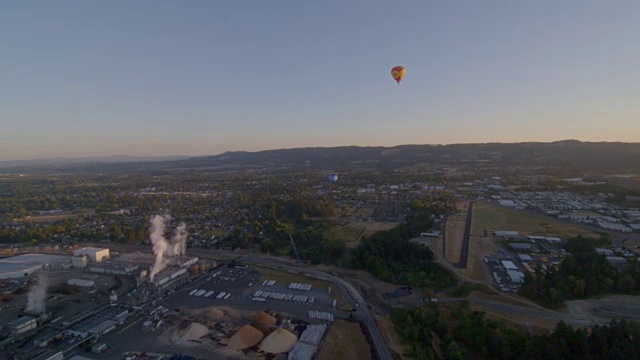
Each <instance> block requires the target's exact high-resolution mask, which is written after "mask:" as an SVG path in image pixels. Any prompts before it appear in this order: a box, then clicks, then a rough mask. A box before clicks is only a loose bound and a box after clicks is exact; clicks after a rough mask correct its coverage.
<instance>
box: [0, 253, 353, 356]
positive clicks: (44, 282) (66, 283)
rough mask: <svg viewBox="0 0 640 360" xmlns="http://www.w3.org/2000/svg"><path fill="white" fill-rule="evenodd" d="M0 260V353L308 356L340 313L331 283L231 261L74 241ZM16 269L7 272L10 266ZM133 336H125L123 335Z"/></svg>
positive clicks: (14, 354) (42, 354)
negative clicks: (60, 251)
mask: <svg viewBox="0 0 640 360" xmlns="http://www.w3.org/2000/svg"><path fill="white" fill-rule="evenodd" d="M74 255H75V256H63V255H55V256H54V255H41V254H25V255H20V256H14V257H9V258H5V259H2V261H0V272H1V273H3V274H9V275H8V276H5V277H6V278H5V279H4V280H3V282H2V286H0V288H1V289H2V290H3V291H4V294H3V298H2V311H1V312H0V324H2V325H3V327H2V330H1V335H0V341H1V342H2V350H1V351H2V353H1V354H2V356H3V357H6V358H13V359H39V360H40V359H42V360H44V359H46V360H50V359H51V360H53V359H67V358H72V357H73V356H83V357H84V358H89V359H122V358H124V357H123V356H125V355H124V354H127V355H126V356H132V354H136V353H138V354H142V353H145V352H148V353H149V354H151V353H153V354H164V355H166V356H169V355H171V354H175V353H181V354H189V355H190V356H194V357H196V358H202V359H217V358H220V359H229V358H258V357H260V356H263V355H260V354H264V353H271V354H278V353H280V354H286V353H288V354H289V355H288V358H289V359H312V358H314V357H315V356H317V353H318V350H319V349H320V348H321V345H322V343H323V341H324V340H323V339H324V337H325V333H327V330H328V329H329V328H330V327H331V324H332V323H333V322H334V320H336V319H337V318H342V319H346V318H347V317H348V315H349V313H348V312H345V311H339V310H338V309H337V301H336V299H337V298H338V299H342V298H343V295H342V294H336V293H335V291H340V290H337V289H332V286H331V285H332V283H331V282H328V281H324V280H318V279H315V278H306V277H304V276H301V275H295V274H289V273H286V272H281V271H278V270H274V269H269V268H264V267H255V266H248V265H246V264H242V263H236V262H234V261H232V262H230V263H224V264H221V263H216V262H215V261H213V260H207V259H199V258H197V257H189V256H185V255H184V253H180V254H174V255H172V256H165V257H164V258H163V261H162V265H163V267H162V268H158V267H157V264H158V262H157V256H156V255H154V254H149V253H142V252H132V253H121V254H110V253H109V250H108V249H101V248H83V249H79V251H75V252H74ZM17 273H18V274H20V276H17V275H15V274H17ZM132 339H135V341H132Z"/></svg>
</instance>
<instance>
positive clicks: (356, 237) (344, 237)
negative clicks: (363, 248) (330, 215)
mask: <svg viewBox="0 0 640 360" xmlns="http://www.w3.org/2000/svg"><path fill="white" fill-rule="evenodd" d="M365 230H366V228H365V227H364V226H361V225H358V224H349V225H336V226H334V227H332V228H330V229H329V230H327V231H326V232H325V233H324V235H325V236H326V237H327V238H328V239H330V240H340V241H344V243H345V245H346V246H347V247H348V248H354V247H356V246H358V244H360V239H361V238H362V235H363V234H364V232H365Z"/></svg>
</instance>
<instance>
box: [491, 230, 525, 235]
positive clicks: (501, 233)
mask: <svg viewBox="0 0 640 360" xmlns="http://www.w3.org/2000/svg"><path fill="white" fill-rule="evenodd" d="M494 233H495V234H496V236H501V237H518V236H520V234H519V233H518V232H517V231H504V230H496V231H494Z"/></svg>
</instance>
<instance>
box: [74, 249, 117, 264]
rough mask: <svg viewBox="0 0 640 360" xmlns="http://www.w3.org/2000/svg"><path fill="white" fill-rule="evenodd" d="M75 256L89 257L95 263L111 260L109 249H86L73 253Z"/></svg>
mask: <svg viewBox="0 0 640 360" xmlns="http://www.w3.org/2000/svg"><path fill="white" fill-rule="evenodd" d="M73 255H74V256H83V255H84V256H88V257H89V259H91V261H93V262H94V263H99V262H102V261H104V260H108V259H109V249H103V248H94V247H86V248H82V249H78V250H74V251H73Z"/></svg>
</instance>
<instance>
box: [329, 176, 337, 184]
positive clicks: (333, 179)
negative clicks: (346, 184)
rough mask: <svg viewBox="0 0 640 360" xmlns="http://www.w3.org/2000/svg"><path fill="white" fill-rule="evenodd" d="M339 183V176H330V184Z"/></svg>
mask: <svg viewBox="0 0 640 360" xmlns="http://www.w3.org/2000/svg"><path fill="white" fill-rule="evenodd" d="M336 181H338V174H329V182H330V183H332V184H335V183H336Z"/></svg>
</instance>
